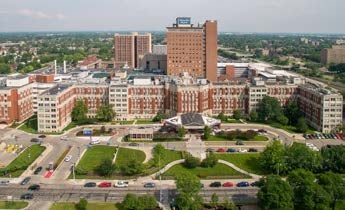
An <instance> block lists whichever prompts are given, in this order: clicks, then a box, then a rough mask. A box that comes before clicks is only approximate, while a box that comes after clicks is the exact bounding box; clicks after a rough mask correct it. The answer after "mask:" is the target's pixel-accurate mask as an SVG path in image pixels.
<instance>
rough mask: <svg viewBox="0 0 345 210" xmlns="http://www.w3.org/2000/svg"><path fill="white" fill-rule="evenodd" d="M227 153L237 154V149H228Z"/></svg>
mask: <svg viewBox="0 0 345 210" xmlns="http://www.w3.org/2000/svg"><path fill="white" fill-rule="evenodd" d="M227 152H236V149H234V148H228V150H227Z"/></svg>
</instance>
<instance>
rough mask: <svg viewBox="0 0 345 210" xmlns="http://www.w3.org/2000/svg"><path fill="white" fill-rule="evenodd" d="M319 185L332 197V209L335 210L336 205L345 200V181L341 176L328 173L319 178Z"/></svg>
mask: <svg viewBox="0 0 345 210" xmlns="http://www.w3.org/2000/svg"><path fill="white" fill-rule="evenodd" d="M318 183H319V184H320V185H321V186H322V187H323V189H324V190H325V191H326V192H328V193H329V195H330V196H331V200H332V202H331V208H332V209H333V210H334V209H335V206H336V203H337V202H338V201H340V200H342V201H344V200H345V180H344V179H343V177H342V176H341V175H340V174H335V173H333V172H326V173H324V174H320V175H319V176H318Z"/></svg>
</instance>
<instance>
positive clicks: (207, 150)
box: [206, 148, 216, 152]
mask: <svg viewBox="0 0 345 210" xmlns="http://www.w3.org/2000/svg"><path fill="white" fill-rule="evenodd" d="M215 151H216V150H215V149H213V148H207V149H206V152H215Z"/></svg>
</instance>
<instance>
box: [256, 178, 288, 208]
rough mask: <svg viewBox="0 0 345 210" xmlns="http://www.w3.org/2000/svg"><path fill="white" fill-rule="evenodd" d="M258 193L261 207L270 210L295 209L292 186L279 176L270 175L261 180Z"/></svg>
mask: <svg viewBox="0 0 345 210" xmlns="http://www.w3.org/2000/svg"><path fill="white" fill-rule="evenodd" d="M261 183H262V185H261V186H260V191H259V192H258V198H259V199H260V205H261V207H262V208H263V209H269V210H290V209H293V201H292V199H293V192H292V188H291V186H290V185H289V184H288V183H287V182H285V181H283V180H282V179H281V178H280V177H279V176H277V175H269V176H267V177H266V178H264V179H263V180H261Z"/></svg>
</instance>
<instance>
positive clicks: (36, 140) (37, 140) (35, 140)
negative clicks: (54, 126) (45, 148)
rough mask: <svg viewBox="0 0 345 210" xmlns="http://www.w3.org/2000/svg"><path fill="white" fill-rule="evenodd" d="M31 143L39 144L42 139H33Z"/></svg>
mask: <svg viewBox="0 0 345 210" xmlns="http://www.w3.org/2000/svg"><path fill="white" fill-rule="evenodd" d="M30 141H31V142H35V143H37V142H40V139H38V138H32V139H31V140H30Z"/></svg>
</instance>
